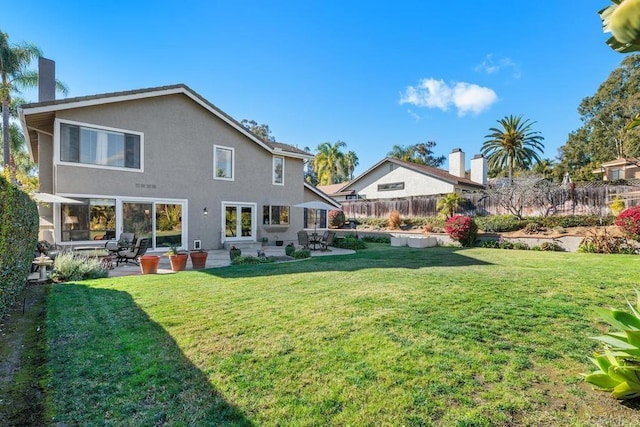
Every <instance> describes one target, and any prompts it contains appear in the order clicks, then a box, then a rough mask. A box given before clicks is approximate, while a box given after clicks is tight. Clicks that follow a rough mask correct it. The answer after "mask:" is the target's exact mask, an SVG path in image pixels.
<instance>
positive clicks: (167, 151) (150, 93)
mask: <svg viewBox="0 0 640 427" xmlns="http://www.w3.org/2000/svg"><path fill="white" fill-rule="evenodd" d="M51 78H52V77H51ZM50 99H51V100H49V101H41V102H39V103H34V104H27V105H24V106H23V108H22V111H21V113H20V115H21V120H22V126H23V129H24V132H25V135H26V137H27V145H28V147H29V150H30V153H31V155H32V157H33V159H34V161H36V162H37V163H38V166H39V175H40V176H39V177H40V191H41V192H45V193H52V194H55V195H58V196H65V197H69V198H72V199H76V200H77V201H79V202H80V203H78V204H64V203H55V204H53V206H50V207H42V206H41V207H40V215H41V217H43V219H44V220H45V221H50V222H51V223H53V236H50V238H51V239H52V240H54V241H55V242H56V243H59V244H63V245H65V244H70V245H83V244H95V243H96V242H95V240H97V239H104V238H113V237H114V236H119V235H120V234H121V233H122V232H135V233H136V234H137V235H138V236H139V237H150V238H151V239H152V240H151V241H152V244H151V250H164V249H165V248H167V247H168V246H170V245H177V246H178V247H180V248H182V249H193V248H198V247H201V248H203V249H215V248H221V247H223V246H227V247H228V246H229V245H231V244H252V243H257V242H261V241H262V239H263V238H265V237H266V238H268V239H269V241H270V242H272V241H274V240H290V241H293V240H295V239H296V233H297V231H299V230H301V229H303V228H305V227H306V226H305V224H310V225H311V226H310V227H306V228H310V229H313V228H314V224H315V223H316V221H318V219H320V220H322V218H324V222H320V224H319V225H318V227H320V228H324V227H326V211H324V212H315V211H314V210H312V209H303V208H299V207H295V205H296V204H299V203H302V202H305V201H309V200H322V201H324V202H326V203H329V204H331V205H334V206H336V207H339V204H338V203H336V202H335V201H334V200H332V199H331V198H330V197H328V196H327V195H325V194H324V193H322V192H321V191H319V190H317V189H316V188H314V187H313V186H311V185H308V184H305V183H304V179H303V172H304V171H303V169H304V166H303V163H304V161H305V160H310V159H312V158H313V156H312V155H311V154H309V153H308V152H306V151H302V150H299V149H297V148H295V147H292V146H289V145H286V144H280V143H271V142H265V141H263V140H261V139H259V138H258V137H257V136H255V135H254V134H253V133H251V132H250V131H248V130H247V129H246V128H244V127H243V126H242V125H240V124H239V123H238V122H237V121H236V120H234V119H233V118H231V117H229V116H228V115H227V114H225V113H224V112H223V111H221V110H220V109H218V108H217V107H215V106H214V105H213V104H211V103H210V102H208V101H207V100H206V99H204V98H203V97H201V96H200V95H198V94H197V93H196V92H194V91H193V90H191V89H190V88H189V87H187V86H185V85H182V84H179V85H174V86H164V87H157V88H151V89H142V90H134V91H127V92H117V93H108V94H101V95H94V96H83V97H78V98H70V99H63V100H53V97H51V98H50Z"/></svg>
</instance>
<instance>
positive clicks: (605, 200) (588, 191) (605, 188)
mask: <svg viewBox="0 0 640 427" xmlns="http://www.w3.org/2000/svg"><path fill="white" fill-rule="evenodd" d="M616 195H617V196H620V197H622V198H623V199H625V203H626V206H627V207H630V206H636V205H639V204H640V184H635V183H634V184H633V185H607V184H606V183H602V182H599V183H578V184H571V185H568V186H560V185H558V186H557V187H555V188H551V189H550V190H549V192H548V193H547V194H546V197H545V198H546V199H547V201H546V202H542V201H538V203H534V204H532V205H531V206H526V207H525V208H524V210H523V214H524V215H523V216H544V215H552V214H553V215H580V214H591V215H607V214H610V213H611V210H610V208H609V206H608V205H609V203H610V202H611V200H612V199H613V197H615V196H616ZM462 196H463V198H464V199H465V202H464V203H463V205H462V206H461V208H460V209H459V213H463V214H465V215H471V216H480V215H482V216H485V215H503V214H508V213H509V211H508V210H507V209H506V208H505V207H504V205H501V204H500V202H499V200H497V198H496V197H493V196H492V195H491V191H487V192H484V191H483V192H473V193H463V194H462ZM441 197H442V196H414V197H408V198H404V199H377V200H353V201H345V202H342V210H343V211H344V214H345V216H346V217H347V218H358V217H373V218H386V217H388V216H389V212H391V211H398V212H400V215H402V216H404V217H429V216H436V215H437V214H438V210H437V209H436V205H437V203H438V199H440V198H441Z"/></svg>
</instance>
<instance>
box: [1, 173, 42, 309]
mask: <svg viewBox="0 0 640 427" xmlns="http://www.w3.org/2000/svg"><path fill="white" fill-rule="evenodd" d="M37 243H38V209H37V207H36V204H35V202H34V201H33V200H31V198H30V197H29V196H28V195H27V194H26V193H24V192H22V191H20V190H19V189H18V188H16V187H15V186H14V185H13V184H10V183H8V182H7V180H6V179H4V178H3V177H1V176H0V319H1V318H3V317H4V316H5V314H6V313H7V310H8V309H9V307H11V306H12V305H13V303H14V302H15V301H16V297H17V296H18V295H19V294H20V292H21V291H22V289H23V288H24V286H25V284H26V283H27V279H28V278H29V272H30V271H31V263H32V261H33V255H34V252H35V250H36V245H37Z"/></svg>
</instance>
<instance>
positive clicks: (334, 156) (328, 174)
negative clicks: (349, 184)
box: [313, 141, 347, 185]
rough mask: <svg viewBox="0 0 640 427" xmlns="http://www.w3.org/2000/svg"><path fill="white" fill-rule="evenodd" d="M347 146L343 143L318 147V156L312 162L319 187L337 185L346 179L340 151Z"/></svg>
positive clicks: (327, 143) (323, 144)
mask: <svg viewBox="0 0 640 427" xmlns="http://www.w3.org/2000/svg"><path fill="white" fill-rule="evenodd" d="M346 146H347V144H346V143H345V142H344V141H336V142H335V143H334V144H333V145H332V144H331V143H330V142H323V143H322V144H320V145H318V149H317V150H318V154H317V155H316V158H315V159H314V161H313V168H314V169H315V171H316V174H317V175H318V184H319V185H328V184H337V183H339V182H342V181H343V180H344V178H345V177H346V173H345V160H344V159H345V154H344V153H343V152H342V149H343V148H345V147H346Z"/></svg>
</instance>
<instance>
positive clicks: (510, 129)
mask: <svg viewBox="0 0 640 427" xmlns="http://www.w3.org/2000/svg"><path fill="white" fill-rule="evenodd" d="M498 123H500V128H490V129H489V131H490V132H491V133H490V134H489V135H486V136H485V139H486V141H485V142H484V144H482V150H481V152H482V154H484V155H485V156H487V160H488V164H489V168H496V167H498V168H501V169H507V171H508V172H509V182H511V183H512V182H513V170H514V169H515V168H528V167H529V166H531V165H532V164H533V163H534V162H539V161H540V154H542V151H543V149H544V145H543V144H542V140H543V139H544V138H543V137H542V136H541V135H540V132H539V131H534V130H533V129H532V126H533V125H534V124H535V123H536V122H531V121H529V120H528V119H527V120H523V119H522V116H517V117H516V116H513V115H510V116H508V117H504V118H503V119H501V120H498Z"/></svg>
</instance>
